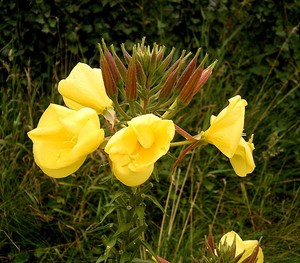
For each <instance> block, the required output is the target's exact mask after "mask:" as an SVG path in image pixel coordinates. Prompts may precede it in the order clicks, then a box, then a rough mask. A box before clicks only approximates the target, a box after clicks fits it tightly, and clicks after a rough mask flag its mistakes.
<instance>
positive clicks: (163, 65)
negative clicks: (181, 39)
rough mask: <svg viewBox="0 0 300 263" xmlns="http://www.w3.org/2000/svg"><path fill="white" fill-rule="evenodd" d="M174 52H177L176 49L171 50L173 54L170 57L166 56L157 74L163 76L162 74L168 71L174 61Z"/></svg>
mask: <svg viewBox="0 0 300 263" xmlns="http://www.w3.org/2000/svg"><path fill="white" fill-rule="evenodd" d="M174 52H175V48H174V47H173V48H172V50H171V52H170V53H169V55H168V56H166V58H165V59H164V60H163V61H162V62H161V64H160V65H159V66H158V67H157V73H158V74H159V75H161V74H162V73H164V72H165V70H166V69H167V67H168V66H169V64H170V63H171V61H172V59H173V55H174Z"/></svg>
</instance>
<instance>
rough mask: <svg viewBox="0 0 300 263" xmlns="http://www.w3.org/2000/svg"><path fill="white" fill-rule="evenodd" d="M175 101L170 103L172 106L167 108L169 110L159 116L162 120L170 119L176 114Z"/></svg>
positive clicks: (176, 102)
mask: <svg viewBox="0 0 300 263" xmlns="http://www.w3.org/2000/svg"><path fill="white" fill-rule="evenodd" d="M177 104H178V101H177V99H176V100H175V101H174V102H173V103H172V105H171V106H170V107H169V109H168V110H167V111H166V112H165V113H164V114H163V115H162V116H161V118H162V119H171V117H173V116H174V115H175V113H176V112H177V109H176V107H177Z"/></svg>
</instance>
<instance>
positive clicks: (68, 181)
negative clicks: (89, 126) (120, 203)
mask: <svg viewBox="0 0 300 263" xmlns="http://www.w3.org/2000/svg"><path fill="white" fill-rule="evenodd" d="M223 49H224V50H225V49H226V47H223ZM278 56H280V51H279V53H278ZM68 66H69V65H67V66H66V65H64V66H63V67H62V68H63V72H62V71H60V69H59V68H57V67H53V66H52V65H51V64H50V65H49V69H48V70H47V72H48V73H47V74H48V75H45V74H44V75H43V76H41V77H39V78H37V79H32V77H31V73H30V72H31V71H30V70H32V69H31V68H30V67H28V68H27V69H26V71H25V70H23V69H20V68H18V66H17V65H13V66H12V67H10V68H8V67H7V68H6V72H7V76H8V78H7V79H5V80H3V82H2V83H1V127H0V149H1V155H0V171H1V181H0V200H1V202H0V260H1V261H2V262H96V261H97V259H99V257H100V256H101V255H102V254H103V253H104V251H105V246H104V243H105V242H104V241H103V240H104V239H105V236H109V235H110V234H111V229H112V228H114V227H115V225H114V214H113V213H112V214H109V211H110V206H109V204H110V202H111V200H112V198H113V197H114V193H115V192H117V191H118V190H119V189H120V187H121V186H120V184H119V183H118V182H117V181H112V183H111V175H110V172H109V167H108V163H107V160H106V159H105V157H104V155H103V153H102V152H100V151H97V152H95V153H94V154H92V155H91V156H90V157H89V158H88V160H87V162H86V163H85V164H84V166H83V167H81V168H80V170H79V171H78V172H77V173H76V175H72V176H70V177H67V178H64V179H59V180H55V179H51V178H49V177H47V176H45V175H43V173H42V172H41V171H40V170H39V169H38V167H37V166H36V165H35V164H34V161H33V156H32V152H31V142H30V140H29V139H28V137H27V136H26V133H27V132H28V131H29V130H30V129H32V128H34V127H35V126H36V124H37V121H38V119H39V117H40V115H41V114H42V112H43V111H44V110H45V109H46V107H47V106H48V104H49V103H50V102H55V103H58V104H59V103H61V98H60V97H59V96H58V93H57V91H56V90H55V88H54V87H53V85H52V84H51V79H52V77H53V74H54V73H53V72H55V75H62V76H63V75H64V74H66V72H65V68H68ZM230 66H231V65H229V64H228V63H227V64H226V63H225V64H222V61H221V62H220V63H219V67H218V68H217V69H216V71H215V73H214V74H215V77H213V78H212V79H211V80H210V82H209V84H208V85H207V86H206V87H204V90H203V91H202V94H201V95H198V96H197V97H196V98H195V101H194V102H193V104H192V110H190V109H189V110H186V111H183V112H182V113H181V114H180V116H178V117H177V119H176V121H177V123H178V124H180V126H181V127H183V128H184V129H186V130H187V131H188V132H190V133H192V134H195V133H196V132H197V131H195V127H199V129H200V128H201V127H205V126H206V127H207V125H208V119H209V116H210V114H212V113H215V114H216V113H217V112H219V110H221V109H222V108H223V107H224V105H225V104H226V102H227V99H228V98H229V97H231V96H233V95H235V94H237V93H240V92H241V93H242V95H243V93H247V96H246V97H245V98H246V99H247V101H248V103H249V106H248V107H247V112H246V131H247V133H248V134H249V133H251V132H254V133H255V146H256V150H255V161H256V165H257V167H256V170H255V171H254V173H253V174H251V175H249V176H248V177H246V178H238V177H237V176H236V175H235V174H234V173H233V171H232V169H231V167H230V164H229V163H228V161H227V159H226V158H225V157H223V156H222V155H221V154H220V153H219V152H218V151H217V150H216V149H215V148H214V147H213V146H208V147H205V148H202V149H200V150H199V149H198V150H196V151H193V152H191V153H189V154H188V155H187V156H186V158H185V159H184V160H183V161H182V162H181V163H180V165H179V166H178V168H177V169H176V170H175V171H174V173H172V172H170V167H171V165H172V163H171V162H170V160H171V161H174V157H172V156H178V154H179V150H174V151H173V152H172V156H169V157H170V158H168V157H164V158H163V159H162V160H161V161H160V162H159V163H158V165H157V166H158V167H159V172H160V173H159V180H160V181H159V183H156V182H155V181H154V180H153V183H154V187H153V188H152V192H153V195H155V197H156V198H157V200H158V202H159V204H160V205H161V206H162V210H163V211H162V210H161V209H160V208H159V207H158V206H157V205H155V204H154V203H152V202H150V201H149V202H147V210H146V220H147V222H148V224H149V229H148V231H147V232H146V234H145V235H146V239H147V241H148V242H149V243H150V244H151V245H152V247H153V248H154V249H156V248H157V250H158V251H159V254H160V255H161V256H163V257H165V258H167V259H168V260H170V261H171V262H173V263H174V262H191V259H192V257H194V258H197V257H198V258H199V256H200V252H201V248H202V245H203V241H204V236H205V235H207V234H208V229H209V225H212V226H213V233H214V235H215V238H216V240H218V239H219V238H220V237H221V236H222V235H223V234H224V233H226V232H228V231H230V230H235V231H236V232H238V233H239V234H240V235H241V236H242V238H243V239H259V238H260V237H263V239H262V248H263V251H264V254H265V262H291V263H292V262H298V260H299V257H300V249H299V247H300V246H299V245H300V242H299V240H300V214H299V212H300V207H299V195H300V184H299V174H300V171H299V145H300V143H299V120H298V119H297V117H296V116H297V110H298V109H299V108H298V102H297V98H298V99H299V76H298V74H299V69H296V66H295V65H293V66H295V71H292V73H291V74H290V75H288V76H287V77H286V79H285V81H284V82H282V83H277V84H276V89H275V88H274V85H273V84H274V82H273V81H272V77H273V76H274V74H276V72H275V71H274V67H272V65H271V66H270V68H269V74H268V76H267V78H266V79H264V80H263V81H262V82H261V86H260V87H258V90H259V89H260V92H257V90H256V89H253V90H252V91H249V92H246V91H245V90H244V89H243V88H242V86H236V87H233V86H232V85H231V83H230V81H228V75H227V72H226V71H227V70H229V68H230ZM232 74H233V75H232V76H231V78H238V77H240V76H239V75H238V74H239V73H235V74H234V73H232ZM244 84H245V85H246V84H247V83H246V81H245V83H241V85H244ZM237 87H238V88H237ZM298 114H299V113H298ZM106 213H108V214H109V216H108V217H107V218H104V215H105V214H106Z"/></svg>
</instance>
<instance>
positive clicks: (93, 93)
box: [58, 63, 112, 114]
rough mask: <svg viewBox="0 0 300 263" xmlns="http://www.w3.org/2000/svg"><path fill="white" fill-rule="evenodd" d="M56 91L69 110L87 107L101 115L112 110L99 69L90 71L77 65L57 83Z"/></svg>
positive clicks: (88, 68) (84, 65) (86, 66)
mask: <svg viewBox="0 0 300 263" xmlns="http://www.w3.org/2000/svg"><path fill="white" fill-rule="evenodd" d="M58 91H59V93H60V94H61V95H62V96H63V99H64V102H65V104H66V105H67V106H68V107H69V108H71V109H75V110H78V109H81V108H84V107H89V108H92V109H94V110H95V111H96V112H97V113H98V114H101V113H102V112H103V111H104V110H105V109H107V108H112V101H111V100H110V98H109V97H108V96H107V94H106V91H105V87H104V82H103V78H102V72H101V69H98V68H94V69H92V68H91V67H90V66H89V65H87V64H84V63H78V64H77V65H76V66H75V67H74V68H73V70H72V71H71V73H70V74H69V76H68V77H67V78H66V79H64V80H61V81H60V82H59V84H58Z"/></svg>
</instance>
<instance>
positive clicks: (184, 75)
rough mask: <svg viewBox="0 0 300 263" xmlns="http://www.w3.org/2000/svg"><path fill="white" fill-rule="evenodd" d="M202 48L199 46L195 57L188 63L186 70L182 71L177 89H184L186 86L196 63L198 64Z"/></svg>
mask: <svg viewBox="0 0 300 263" xmlns="http://www.w3.org/2000/svg"><path fill="white" fill-rule="evenodd" d="M200 51H201V48H199V49H198V50H197V53H196V55H195V56H194V58H193V59H192V60H191V61H190V63H189V64H188V65H187V67H186V68H185V70H184V72H183V73H182V75H181V77H180V78H179V80H178V82H177V84H176V89H177V90H179V91H180V90H182V89H183V87H184V86H185V84H186V83H187V82H188V81H189V79H190V78H191V76H192V74H193V72H194V70H195V68H196V65H197V59H198V56H199V54H200Z"/></svg>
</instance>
